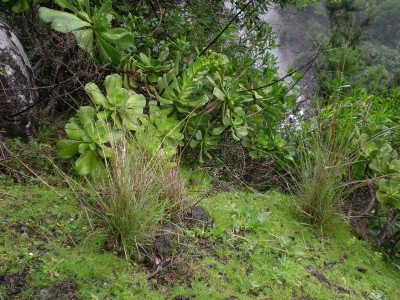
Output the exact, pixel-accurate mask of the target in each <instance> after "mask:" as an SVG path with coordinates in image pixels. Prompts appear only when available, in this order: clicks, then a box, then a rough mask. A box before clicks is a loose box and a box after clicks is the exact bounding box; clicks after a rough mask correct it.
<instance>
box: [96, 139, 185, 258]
mask: <svg viewBox="0 0 400 300" xmlns="http://www.w3.org/2000/svg"><path fill="white" fill-rule="evenodd" d="M130 141H131V142H127V140H124V141H122V142H121V143H117V144H113V146H112V159H111V160H110V161H109V163H108V164H107V165H106V169H107V178H106V180H105V181H103V182H102V183H101V184H99V185H97V186H96V189H95V190H96V191H97V192H96V196H95V202H96V205H97V207H98V210H99V212H100V215H101V216H102V217H103V218H104V220H105V221H106V223H107V224H108V226H110V228H111V230H112V232H113V234H114V236H115V239H116V241H117V243H118V245H119V246H120V248H121V249H122V250H123V253H124V255H125V258H126V259H127V260H130V259H132V258H136V259H137V258H139V257H140V256H141V255H143V254H144V253H145V251H146V250H148V246H149V245H150V244H152V242H153V241H154V237H155V236H156V235H157V230H158V229H159V228H160V225H161V224H162V223H165V222H171V221H174V220H176V219H177V218H179V216H180V214H181V212H182V211H183V209H184V205H185V203H184V200H185V199H184V183H183V179H182V177H181V175H180V172H179V170H178V167H177V164H171V161H170V160H169V159H166V158H165V157H164V156H163V155H149V153H147V152H145V151H143V150H142V149H141V148H140V147H139V146H138V145H137V143H136V142H134V139H130Z"/></svg>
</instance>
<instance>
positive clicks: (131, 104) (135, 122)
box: [85, 74, 146, 130]
mask: <svg viewBox="0 0 400 300" xmlns="http://www.w3.org/2000/svg"><path fill="white" fill-rule="evenodd" d="M122 84H123V81H122V77H121V76H120V75H118V74H112V75H108V76H107V77H106V79H105V80H104V87H105V89H106V96H104V95H103V93H102V92H101V91H100V89H99V87H98V86H97V85H96V84H95V83H88V84H86V86H85V90H86V92H87V93H88V94H89V96H90V98H91V99H92V101H93V102H94V103H95V104H96V105H97V107H98V110H99V113H98V114H97V115H98V117H99V118H100V119H102V120H108V119H109V118H111V119H112V120H113V121H114V124H115V126H116V128H118V129H122V128H125V129H128V130H137V128H138V126H139V125H140V122H139V117H140V116H142V114H143V108H144V107H145V106H146V99H145V97H144V96H143V95H141V94H137V93H135V92H134V91H132V90H128V89H126V88H124V87H123V86H122Z"/></svg>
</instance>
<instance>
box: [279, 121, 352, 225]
mask: <svg viewBox="0 0 400 300" xmlns="http://www.w3.org/2000/svg"><path fill="white" fill-rule="evenodd" d="M351 136H352V134H351V132H349V131H348V130H346V129H345V128H341V130H336V128H335V127H334V126H332V127H330V128H328V129H327V130H325V131H323V130H322V129H320V128H317V129H316V130H314V132H313V134H312V135H309V136H302V137H301V138H300V139H299V143H298V147H297V149H296V157H295V163H294V164H295V166H294V168H293V165H292V166H289V167H287V170H288V171H289V173H290V178H291V182H292V184H291V185H292V188H291V190H292V192H293V194H294V195H295V196H296V197H295V200H294V201H295V206H296V209H297V211H298V212H299V213H300V215H301V216H302V217H303V218H304V219H305V220H306V221H308V222H309V223H311V224H314V225H325V224H326V223H328V222H329V220H330V219H331V217H332V216H333V215H334V214H335V213H337V212H338V209H339V208H340V205H341V203H342V200H343V199H344V198H345V196H346V194H347V193H348V192H349V188H348V187H349V186H350V185H349V184H348V183H346V181H347V180H348V178H346V176H347V174H348V170H349V168H350V166H351V164H352V163H351V159H352V151H353V150H352V149H353V147H352V143H351V140H352V139H351Z"/></svg>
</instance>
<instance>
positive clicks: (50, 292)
mask: <svg viewBox="0 0 400 300" xmlns="http://www.w3.org/2000/svg"><path fill="white" fill-rule="evenodd" d="M34 299H35V300H57V299H59V298H58V290H57V289H56V288H54V287H46V288H43V289H41V290H40V291H39V292H38V293H37V295H36V296H35V298H34Z"/></svg>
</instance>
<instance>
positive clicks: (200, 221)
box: [191, 206, 213, 228]
mask: <svg viewBox="0 0 400 300" xmlns="http://www.w3.org/2000/svg"><path fill="white" fill-rule="evenodd" d="M191 219H192V220H191V221H192V223H193V225H195V226H197V227H204V228H208V227H212V226H213V219H212V218H211V216H210V214H209V213H208V212H207V211H206V210H205V209H204V208H202V207H201V206H195V207H193V208H192V211H191Z"/></svg>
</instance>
